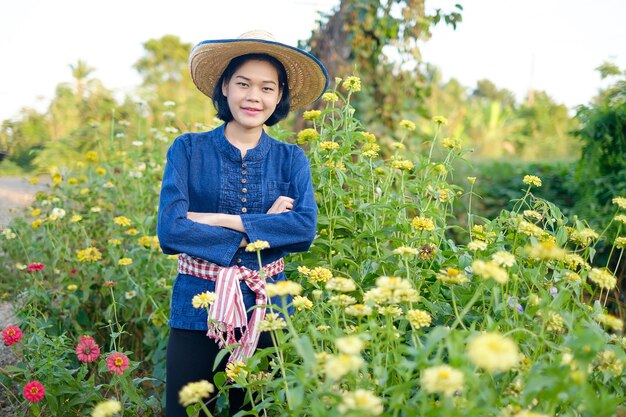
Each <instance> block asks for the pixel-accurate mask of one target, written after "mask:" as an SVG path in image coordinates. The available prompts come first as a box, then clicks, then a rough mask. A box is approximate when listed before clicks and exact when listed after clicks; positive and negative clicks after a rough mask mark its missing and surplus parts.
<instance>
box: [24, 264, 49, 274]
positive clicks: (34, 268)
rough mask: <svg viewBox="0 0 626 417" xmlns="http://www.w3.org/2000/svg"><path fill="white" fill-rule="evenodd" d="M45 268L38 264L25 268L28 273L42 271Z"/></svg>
mask: <svg viewBox="0 0 626 417" xmlns="http://www.w3.org/2000/svg"><path fill="white" fill-rule="evenodd" d="M45 267H46V266H45V265H44V264H42V263H40V262H33V263H32V264H30V265H28V266H27V267H26V270H27V271H28V272H35V271H41V270H42V269H44V268H45Z"/></svg>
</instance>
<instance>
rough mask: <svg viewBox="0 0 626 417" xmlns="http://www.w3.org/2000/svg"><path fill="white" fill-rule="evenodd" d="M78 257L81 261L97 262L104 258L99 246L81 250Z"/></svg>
mask: <svg viewBox="0 0 626 417" xmlns="http://www.w3.org/2000/svg"><path fill="white" fill-rule="evenodd" d="M76 257H77V258H78V261H79V262H97V261H99V260H100V259H102V254H101V253H100V251H99V250H98V249H97V248H94V247H93V246H90V247H88V248H87V249H83V250H79V251H78V252H77V253H76Z"/></svg>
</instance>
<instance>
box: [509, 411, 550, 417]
mask: <svg viewBox="0 0 626 417" xmlns="http://www.w3.org/2000/svg"><path fill="white" fill-rule="evenodd" d="M513 417H550V416H548V415H547V414H542V413H535V412H533V411H530V410H522V411H520V412H518V413H515V414H514V415H513Z"/></svg>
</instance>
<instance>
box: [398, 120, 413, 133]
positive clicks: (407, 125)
mask: <svg viewBox="0 0 626 417" xmlns="http://www.w3.org/2000/svg"><path fill="white" fill-rule="evenodd" d="M400 127H402V128H404V129H406V130H408V131H409V132H412V131H413V130H415V123H413V122H412V121H410V120H405V119H403V120H400Z"/></svg>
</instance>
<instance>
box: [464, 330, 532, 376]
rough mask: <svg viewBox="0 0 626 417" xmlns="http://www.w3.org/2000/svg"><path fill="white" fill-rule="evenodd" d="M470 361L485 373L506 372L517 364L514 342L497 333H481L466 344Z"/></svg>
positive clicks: (517, 358) (517, 356)
mask: <svg viewBox="0 0 626 417" xmlns="http://www.w3.org/2000/svg"><path fill="white" fill-rule="evenodd" d="M467 354H468V356H469V359H470V361H472V363H474V365H476V366H478V367H479V368H483V369H484V370H486V371H487V372H490V373H495V372H501V371H507V370H509V369H511V368H513V367H514V366H515V365H517V364H518V363H519V360H520V356H519V351H518V349H517V345H516V344H515V342H514V341H513V340H511V339H509V338H507V337H504V336H502V335H500V334H498V333H483V334H480V335H478V336H475V337H474V338H472V340H470V341H469V343H468V344H467Z"/></svg>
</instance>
